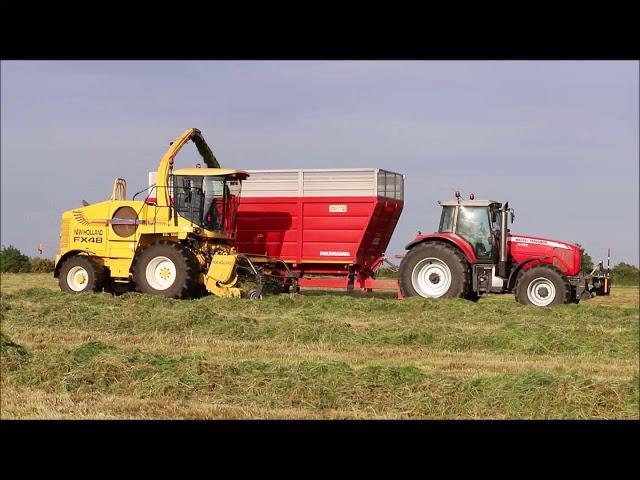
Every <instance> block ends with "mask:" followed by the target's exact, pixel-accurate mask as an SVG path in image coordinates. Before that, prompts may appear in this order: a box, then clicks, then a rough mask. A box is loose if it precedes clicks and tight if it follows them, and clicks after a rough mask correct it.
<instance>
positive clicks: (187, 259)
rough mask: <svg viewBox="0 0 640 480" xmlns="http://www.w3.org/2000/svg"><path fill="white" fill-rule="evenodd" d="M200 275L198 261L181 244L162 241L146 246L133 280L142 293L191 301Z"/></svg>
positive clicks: (135, 264) (136, 262)
mask: <svg viewBox="0 0 640 480" xmlns="http://www.w3.org/2000/svg"><path fill="white" fill-rule="evenodd" d="M197 275H198V264H197V261H196V259H195V258H194V257H193V254H192V253H191V252H190V251H189V250H188V249H187V248H186V247H185V246H184V245H182V244H181V243H177V242H170V241H167V240H160V241H159V242H156V243H152V244H151V245H148V246H146V247H144V248H143V249H142V250H140V252H139V253H138V254H137V255H136V258H135V259H134V264H133V279H134V282H135V284H136V289H137V290H138V291H139V292H142V293H151V294H155V295H163V296H165V297H169V298H191V297H192V296H193V292H194V291H195V289H196V279H197Z"/></svg>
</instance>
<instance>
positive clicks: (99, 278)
mask: <svg viewBox="0 0 640 480" xmlns="http://www.w3.org/2000/svg"><path fill="white" fill-rule="evenodd" d="M74 269H75V271H76V272H77V274H76V275H78V276H77V277H76V276H74V273H73V272H72V270H74ZM70 273H71V275H70ZM103 279H104V269H103V267H102V266H100V265H98V263H96V262H95V261H93V260H92V259H91V258H90V257H88V256H87V255H73V256H71V257H69V258H67V259H66V260H65V261H64V262H63V263H62V266H61V267H60V272H59V273H58V285H60V290H62V291H63V292H67V293H85V292H100V291H102V285H103ZM69 282H71V283H69ZM81 285H83V286H84V287H83V288H81V289H78V288H79V287H80V286H81Z"/></svg>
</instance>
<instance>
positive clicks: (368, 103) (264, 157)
mask: <svg viewBox="0 0 640 480" xmlns="http://www.w3.org/2000/svg"><path fill="white" fill-rule="evenodd" d="M638 89H639V84H638V62H619V61H589V62H586V61H549V62H545V61H497V62H490V61H470V62H466V61H415V62H405V61H237V62H228V61H224V62H223V61H188V62H187V61H73V62H53V61H36V62H32V61H3V62H2V63H1V94H2V97H1V126H0V133H1V142H2V143H1V174H2V177H1V230H0V235H1V241H2V244H3V245H5V246H6V245H9V244H12V245H14V246H16V247H18V248H20V249H21V250H22V251H23V252H24V253H26V254H28V255H30V256H36V255H37V252H36V246H37V244H38V243H40V242H43V243H44V244H45V256H49V257H53V256H54V255H55V254H56V250H57V248H58V229H59V222H60V215H61V214H62V212H63V211H65V210H68V209H71V208H74V207H76V206H79V205H80V202H81V200H82V199H86V200H87V201H89V202H97V201H101V200H104V199H106V198H107V197H108V196H109V195H110V193H111V192H110V190H111V186H112V183H113V179H114V178H115V177H124V178H126V179H127V184H128V191H129V192H131V193H133V192H136V191H138V190H140V189H142V188H144V187H146V185H147V172H149V171H152V170H154V169H155V168H156V166H157V163H158V160H159V159H160V157H161V155H162V154H163V153H164V151H165V150H166V148H167V146H168V144H169V142H170V141H171V140H173V139H174V138H175V137H176V136H177V135H178V134H179V133H181V132H182V131H183V130H184V129H185V128H188V127H197V128H199V129H201V130H202V132H203V134H204V136H205V138H206V139H207V142H208V143H209V145H210V146H211V147H212V149H213V151H214V153H215V154H216V155H217V157H218V159H219V160H220V162H221V164H222V165H223V166H227V167H233V168H244V169H257V168H264V169H268V168H330V167H379V168H385V169H388V170H393V171H397V172H401V173H403V174H405V175H406V183H405V201H406V203H405V207H404V211H403V213H402V216H401V218H400V222H399V224H398V227H397V228H396V231H395V233H394V236H393V238H392V241H391V245H390V246H389V249H388V254H390V255H393V254H395V253H402V252H403V248H404V245H405V244H406V243H408V242H409V241H410V240H411V238H413V236H414V235H415V233H416V231H417V230H418V229H420V230H422V231H423V232H429V231H434V230H436V229H437V223H438V218H439V207H438V205H437V201H438V200H444V199H451V198H453V191H454V190H456V189H459V190H461V191H462V192H463V194H465V195H467V194H468V193H470V192H473V193H475V194H476V198H491V199H494V200H498V201H502V202H504V201H507V200H508V201H509V203H510V205H511V206H513V207H514V208H515V210H516V221H515V223H514V225H513V227H512V230H513V232H515V233H527V234H532V235H539V236H543V237H547V238H554V239H559V240H564V241H569V242H579V243H582V244H583V245H584V246H585V247H586V249H587V251H588V252H589V253H590V254H591V256H592V257H593V258H594V259H599V258H604V257H605V256H606V251H607V248H608V247H611V249H612V262H613V263H618V262H620V261H624V262H627V263H633V264H635V265H638V262H639V260H638V255H639V251H638V250H639V239H638V229H639V225H638V221H639V220H638V218H639V212H638V209H639V206H638V183H639V180H638V176H639V172H638V167H639V160H638V155H639V153H638V128H639V126H638ZM187 148H191V147H187ZM182 160H184V159H183V158H179V159H178V163H179V162H180V161H182ZM188 163H191V162H190V161H186V162H185V164H188Z"/></svg>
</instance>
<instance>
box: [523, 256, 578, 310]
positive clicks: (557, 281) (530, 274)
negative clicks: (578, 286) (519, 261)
mask: <svg viewBox="0 0 640 480" xmlns="http://www.w3.org/2000/svg"><path fill="white" fill-rule="evenodd" d="M514 290H515V296H516V301H517V302H518V303H521V304H523V305H535V306H537V307H548V306H552V305H562V304H563V303H569V302H570V299H571V286H570V285H569V282H567V280H566V279H565V278H564V277H563V276H562V274H561V273H560V272H559V271H558V270H556V269H555V268H553V267H550V266H548V265H536V266H535V267H532V268H530V269H528V270H526V271H523V272H520V274H519V275H518V279H517V281H516V286H515V288H514Z"/></svg>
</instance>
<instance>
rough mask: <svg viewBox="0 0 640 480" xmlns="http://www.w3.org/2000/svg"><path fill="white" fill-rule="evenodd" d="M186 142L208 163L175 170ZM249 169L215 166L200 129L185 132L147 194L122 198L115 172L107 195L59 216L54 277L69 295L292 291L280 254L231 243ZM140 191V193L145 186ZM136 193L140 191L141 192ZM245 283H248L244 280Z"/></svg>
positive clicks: (232, 294)
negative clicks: (269, 285)
mask: <svg viewBox="0 0 640 480" xmlns="http://www.w3.org/2000/svg"><path fill="white" fill-rule="evenodd" d="M189 141H192V142H193V143H194V144H195V146H196V148H197V150H198V153H199V154H200V156H201V157H202V159H203V161H204V163H205V165H206V166H207V167H206V168H184V169H177V170H174V169H173V166H174V159H175V157H176V155H177V154H178V152H179V151H180V149H181V148H182V147H183V146H184V145H185V144H186V143H187V142H189ZM248 176H249V174H248V173H247V172H245V171H242V170H232V169H225V168H220V165H219V163H218V161H217V160H216V157H215V156H214V155H213V152H212V151H211V149H210V148H209V146H208V145H207V143H206V142H205V140H204V137H203V136H202V134H201V132H200V130H198V129H196V128H190V129H187V130H185V131H184V132H183V133H182V135H180V136H179V137H178V138H177V139H176V140H175V141H173V142H172V143H171V146H170V147H169V149H168V150H167V152H166V153H165V154H164V156H163V157H162V159H161V160H160V164H159V166H158V170H157V172H156V176H155V178H156V180H155V182H156V183H155V185H152V186H150V188H149V189H147V190H148V191H147V193H146V198H142V199H139V200H135V197H136V196H137V195H138V194H136V195H134V198H133V199H131V200H128V199H127V198H126V196H127V188H126V182H125V180H124V179H122V178H117V179H116V180H115V181H114V184H113V190H112V194H111V197H110V198H109V199H108V200H105V201H103V202H100V203H96V204H92V205H90V204H88V203H87V202H85V201H83V202H82V203H83V206H82V207H80V208H75V209H73V210H69V211H66V212H64V213H63V214H62V224H61V228H60V252H59V254H58V255H57V256H56V259H55V262H56V265H55V270H54V277H55V278H58V282H59V284H60V288H61V289H62V290H63V291H66V292H70V293H81V292H90V291H95V292H97V291H101V290H103V289H104V290H106V291H110V292H113V293H121V292H125V291H129V290H133V289H135V290H137V291H139V292H143V293H152V294H159V295H164V296H166V297H170V298H195V297H199V296H201V295H202V294H204V293H205V291H208V292H210V293H213V294H214V295H217V296H222V297H247V298H252V299H254V298H261V296H262V291H263V288H264V286H265V285H266V283H272V284H275V285H276V286H277V289H276V290H277V291H285V292H287V291H297V290H298V288H297V279H296V278H295V276H294V275H293V274H291V272H290V271H289V269H288V267H287V265H286V264H285V263H284V262H282V261H281V260H278V259H274V258H271V257H267V256H263V255H247V254H239V253H237V252H236V251H235V249H234V248H233V246H232V245H231V241H232V240H233V239H234V237H235V230H236V212H237V209H238V204H239V201H240V192H241V187H242V181H243V180H244V179H246V178H247V177H248ZM143 192H145V191H143ZM139 193H142V192H139ZM245 283H247V284H250V285H251V287H252V288H250V289H248V288H244V287H242V285H244V284H245Z"/></svg>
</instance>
